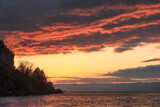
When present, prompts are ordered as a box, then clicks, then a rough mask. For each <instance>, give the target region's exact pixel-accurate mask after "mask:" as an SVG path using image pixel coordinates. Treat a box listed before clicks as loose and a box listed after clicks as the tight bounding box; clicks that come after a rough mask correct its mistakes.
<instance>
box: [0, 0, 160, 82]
mask: <svg viewBox="0 0 160 107" xmlns="http://www.w3.org/2000/svg"><path fill="white" fill-rule="evenodd" d="M0 39H1V40H3V41H4V42H5V44H6V45H7V46H8V48H9V49H11V50H12V51H13V52H14V53H15V66H18V63H19V61H21V60H23V61H29V62H31V63H33V64H34V65H35V66H39V67H40V68H42V69H44V71H45V73H46V75H47V77H48V79H49V80H50V81H53V82H54V83H55V84H94V83H96V84H117V83H118V84H121V83H128V84H129V83H139V82H141V83H152V82H160V1H159V0H14V1H13V0H1V1H0Z"/></svg>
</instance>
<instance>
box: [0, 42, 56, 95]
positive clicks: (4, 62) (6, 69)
mask: <svg viewBox="0 0 160 107" xmlns="http://www.w3.org/2000/svg"><path fill="white" fill-rule="evenodd" d="M57 92H58V91H56V89H55V88H54V87H53V84H52V82H48V81H47V78H46V76H45V73H44V71H43V70H41V69H40V68H38V67H37V68H36V69H33V64H31V63H29V62H23V61H21V62H20V63H19V66H18V67H17V68H15V67H14V54H13V53H12V51H10V50H9V49H8V48H7V47H6V46H5V44H4V42H3V41H2V40H0V96H11V95H13V96H24V95H33V94H54V93H57Z"/></svg>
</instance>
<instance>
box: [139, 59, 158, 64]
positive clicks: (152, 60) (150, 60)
mask: <svg viewBox="0 0 160 107" xmlns="http://www.w3.org/2000/svg"><path fill="white" fill-rule="evenodd" d="M154 61H160V58H154V59H149V60H144V61H142V62H144V63H146V62H154Z"/></svg>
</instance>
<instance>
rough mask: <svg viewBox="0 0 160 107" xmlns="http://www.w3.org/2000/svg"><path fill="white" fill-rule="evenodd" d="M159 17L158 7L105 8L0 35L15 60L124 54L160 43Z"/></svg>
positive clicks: (68, 13)
mask: <svg viewBox="0 0 160 107" xmlns="http://www.w3.org/2000/svg"><path fill="white" fill-rule="evenodd" d="M62 16H63V17H64V19H63V18H62ZM159 17H160V4H159V3H156V4H142V3H140V4H136V5H134V6H131V5H126V4H119V5H112V6H109V5H106V4H105V5H100V6H95V7H88V8H74V9H70V10H67V11H63V12H62V11H60V12H59V13H58V14H54V15H52V14H48V15H47V18H46V20H45V21H46V22H45V23H48V24H39V23H37V24H36V29H32V30H31V31H30V32H25V31H23V30H22V31H20V30H13V31H10V30H4V31H0V34H1V35H2V38H3V40H4V41H5V43H6V44H7V45H8V47H9V48H10V49H12V50H13V51H14V52H15V54H16V55H18V56H20V55H37V54H59V53H63V54H67V53H71V52H72V51H74V50H78V51H83V52H93V51H101V49H103V48H105V47H114V48H115V52H124V51H127V50H133V49H134V47H136V46H140V45H141V43H160V35H159V34H160V31H159V26H160V20H159ZM52 18H53V20H52ZM40 19H41V17H40ZM47 20H48V22H47ZM15 27H16V26H15ZM22 27H23V26H22ZM37 27H39V29H37ZM17 29H18V28H17ZM27 31H28V30H27ZM0 38H1V36H0Z"/></svg>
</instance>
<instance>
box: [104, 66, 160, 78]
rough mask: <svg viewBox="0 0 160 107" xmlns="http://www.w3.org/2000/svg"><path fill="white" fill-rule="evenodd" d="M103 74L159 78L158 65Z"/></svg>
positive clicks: (159, 68) (122, 76)
mask: <svg viewBox="0 0 160 107" xmlns="http://www.w3.org/2000/svg"><path fill="white" fill-rule="evenodd" d="M103 76H117V77H121V78H145V79H146V78H160V65H150V66H146V67H138V68H129V69H121V70H118V71H116V72H113V73H107V74H103Z"/></svg>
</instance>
